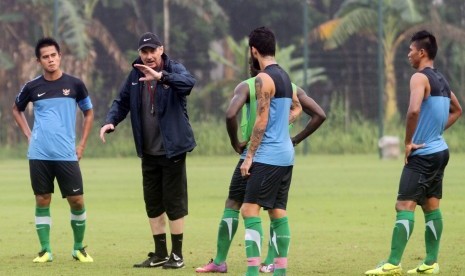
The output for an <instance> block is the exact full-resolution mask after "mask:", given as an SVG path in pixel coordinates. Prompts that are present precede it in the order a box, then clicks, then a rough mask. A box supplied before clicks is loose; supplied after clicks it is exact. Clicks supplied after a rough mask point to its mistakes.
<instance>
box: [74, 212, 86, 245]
mask: <svg viewBox="0 0 465 276" xmlns="http://www.w3.org/2000/svg"><path fill="white" fill-rule="evenodd" d="M86 217H87V216H86V209H85V208H83V209H82V210H72V209H71V228H73V235H74V250H78V249H81V248H83V245H82V241H83V240H84V233H85V232H86Z"/></svg>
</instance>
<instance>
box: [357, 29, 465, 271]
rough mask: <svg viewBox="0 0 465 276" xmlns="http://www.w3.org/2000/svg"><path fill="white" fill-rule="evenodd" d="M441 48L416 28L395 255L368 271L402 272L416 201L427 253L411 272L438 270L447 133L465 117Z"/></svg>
mask: <svg viewBox="0 0 465 276" xmlns="http://www.w3.org/2000/svg"><path fill="white" fill-rule="evenodd" d="M437 49H438V46H437V43H436V38H435V37H434V35H432V34H431V33H429V32H427V31H419V32H417V33H415V34H414V35H413V36H412V39H411V40H410V52H409V54H408V59H409V61H410V64H411V65H412V67H413V68H415V69H416V70H417V72H416V73H415V74H413V75H412V77H411V79H410V103H409V108H408V111H407V118H406V121H407V122H406V130H405V165H404V168H403V171H402V175H401V177H400V183H399V190H398V194H397V202H396V211H397V216H396V222H395V225H394V230H393V233H392V240H391V254H390V255H389V258H388V260H387V262H386V263H384V264H382V265H380V266H379V267H377V268H375V269H372V270H368V271H367V272H365V274H366V275H401V274H402V267H401V265H400V261H401V258H402V255H403V253H404V249H405V247H406V245H407V242H408V240H409V238H410V236H411V235H412V232H413V226H414V223H415V221H414V217H415V214H414V212H415V208H416V206H417V205H420V206H421V208H422V210H423V213H424V216H425V245H426V257H425V259H424V260H423V263H422V264H421V265H419V266H418V267H416V268H414V269H411V270H409V271H408V272H407V273H408V274H437V273H439V265H438V252H439V243H440V240H441V235H442V228H443V224H442V214H441V210H440V209H439V202H440V200H441V198H442V181H443V178H444V170H445V168H446V166H447V163H448V161H449V149H448V146H447V144H446V141H445V140H444V138H443V137H442V134H443V132H444V130H446V129H448V128H449V127H450V126H451V125H452V124H454V123H455V121H456V120H457V119H458V118H459V117H460V115H461V114H462V108H461V107H460V104H459V102H458V100H457V97H456V96H455V94H454V93H453V92H452V91H451V90H450V87H449V83H448V82H447V81H446V79H445V78H444V76H443V75H442V74H441V73H440V72H439V71H438V70H437V69H436V68H434V66H433V62H434V58H435V57H436V53H437Z"/></svg>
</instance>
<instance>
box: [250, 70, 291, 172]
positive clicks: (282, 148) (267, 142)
mask: <svg viewBox="0 0 465 276" xmlns="http://www.w3.org/2000/svg"><path fill="white" fill-rule="evenodd" d="M263 73H266V74H268V75H269V76H270V77H271V79H272V80H273V82H274V85H275V95H274V96H273V97H272V98H271V99H270V111H269V115H268V124H267V126H266V129H265V133H264V134H263V138H262V141H261V144H260V146H259V147H258V149H257V152H256V153H255V156H254V159H253V162H259V163H263V164H268V165H274V166H291V165H293V164H294V147H293V145H292V142H291V138H290V136H289V130H288V129H289V110H290V108H291V104H292V93H293V92H292V84H291V81H290V79H289V76H288V74H287V73H286V72H285V71H284V70H283V69H282V68H281V67H280V66H279V65H278V64H272V65H269V66H267V67H266V68H265V70H263ZM251 98H255V97H251Z"/></svg>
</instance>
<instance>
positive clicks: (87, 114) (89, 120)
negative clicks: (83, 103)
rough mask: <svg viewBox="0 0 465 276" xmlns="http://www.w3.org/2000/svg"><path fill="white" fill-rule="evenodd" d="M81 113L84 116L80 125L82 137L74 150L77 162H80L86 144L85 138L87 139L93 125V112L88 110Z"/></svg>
mask: <svg viewBox="0 0 465 276" xmlns="http://www.w3.org/2000/svg"><path fill="white" fill-rule="evenodd" d="M82 113H83V114H84V122H83V124H82V137H81V140H80V141H79V144H78V146H77V148H76V154H77V157H78V160H81V158H82V155H83V154H84V149H85V148H86V144H87V138H88V137H89V134H90V130H91V129H92V124H93V123H94V110H92V109H88V110H86V111H83V112H82Z"/></svg>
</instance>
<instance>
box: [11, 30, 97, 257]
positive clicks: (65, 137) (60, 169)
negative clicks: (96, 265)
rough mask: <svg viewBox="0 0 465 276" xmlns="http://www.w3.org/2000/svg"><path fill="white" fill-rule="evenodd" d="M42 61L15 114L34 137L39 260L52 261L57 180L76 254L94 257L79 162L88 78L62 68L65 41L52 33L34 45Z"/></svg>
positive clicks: (87, 126) (89, 115)
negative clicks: (88, 245)
mask: <svg viewBox="0 0 465 276" xmlns="http://www.w3.org/2000/svg"><path fill="white" fill-rule="evenodd" d="M35 54H36V57H37V62H38V63H39V64H40V65H41V66H42V69H43V75H41V76H39V77H37V78H35V79H33V80H31V81H29V82H28V83H26V85H24V87H23V88H22V90H21V92H20V93H19V95H18V96H17V97H16V101H15V104H14V106H13V116H14V118H15V121H16V123H17V124H18V126H19V128H20V129H21V131H22V132H23V134H24V135H25V136H26V137H27V140H28V142H29V150H28V153H27V156H28V159H29V170H30V176H31V183H32V189H33V191H34V194H35V201H36V210H35V226H36V230H37V235H38V236H39V241H40V245H41V250H40V252H39V255H38V256H37V257H36V258H35V259H34V260H33V262H34V263H46V262H51V261H52V260H53V255H52V249H51V246H50V227H51V225H52V219H51V216H50V203H51V200H52V193H53V192H54V184H53V182H54V180H55V178H56V179H57V181H58V186H59V187H60V191H61V195H62V196H63V198H66V199H67V200H68V203H69V206H70V208H71V227H72V229H73V234H74V247H73V251H72V256H73V258H75V259H76V260H79V261H81V262H93V258H92V257H91V256H90V255H89V254H88V253H87V251H86V250H85V247H84V246H83V240H84V233H85V229H86V218H87V213H86V208H85V205H84V197H83V194H84V187H83V184H82V176H81V170H80V168H79V162H78V160H80V159H81V158H82V155H83V153H84V149H85V147H86V143H87V138H88V136H89V133H90V130H91V127H92V123H93V120H94V112H93V109H92V102H91V100H90V98H89V96H88V92H87V88H86V86H85V85H84V83H83V82H82V81H81V80H79V79H77V78H75V77H73V76H70V75H68V74H65V73H63V72H62V71H61V69H60V63H61V52H60V46H59V45H58V43H57V42H56V41H55V40H54V39H53V38H42V39H40V40H39V41H38V42H37V44H36V47H35ZM29 102H32V103H33V106H34V127H33V129H32V132H31V129H30V128H29V125H28V122H27V120H26V117H25V116H24V110H25V109H26V107H27V105H28V103H29ZM76 106H78V107H79V109H80V110H81V111H82V113H83V114H84V123H83V125H82V137H81V140H80V142H79V144H78V145H77V147H76V145H75V140H76V138H75V137H76V130H75V129H76Z"/></svg>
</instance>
